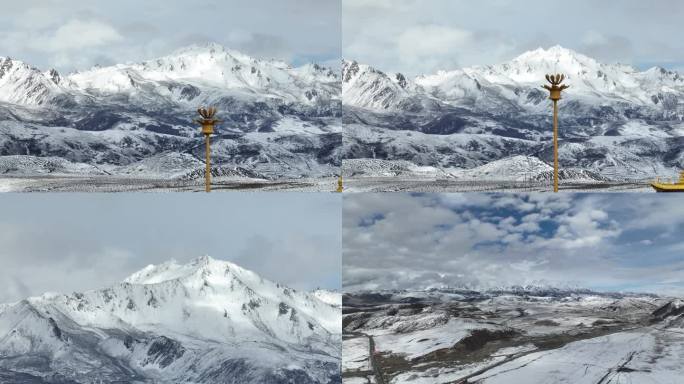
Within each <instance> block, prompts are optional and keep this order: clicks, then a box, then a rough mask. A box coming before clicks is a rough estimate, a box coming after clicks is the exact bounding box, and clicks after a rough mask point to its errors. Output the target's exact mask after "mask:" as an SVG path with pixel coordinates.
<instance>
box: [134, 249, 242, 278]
mask: <svg viewBox="0 0 684 384" xmlns="http://www.w3.org/2000/svg"><path fill="white" fill-rule="evenodd" d="M212 271H221V272H225V273H224V274H225V275H227V274H228V272H232V273H234V274H240V275H244V274H249V275H254V273H253V272H250V271H247V270H245V269H243V268H241V267H239V266H238V265H236V264H233V263H231V262H228V261H222V260H216V259H214V258H212V257H210V256H208V255H205V256H201V257H198V258H195V259H193V260H191V261H190V262H188V263H187V264H179V263H178V262H177V261H176V260H170V261H167V262H165V263H162V264H159V265H154V264H150V265H148V266H147V267H145V268H143V269H142V270H140V271H138V272H135V273H134V274H132V275H131V276H129V277H127V278H126V279H125V280H124V283H128V284H140V285H151V284H159V283H164V282H167V281H172V280H183V279H186V278H189V277H192V276H196V275H198V274H208V273H209V274H210V273H211V272H212Z"/></svg>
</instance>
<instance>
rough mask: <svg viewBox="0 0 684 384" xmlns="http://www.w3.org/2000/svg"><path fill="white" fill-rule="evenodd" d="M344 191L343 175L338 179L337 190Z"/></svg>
mask: <svg viewBox="0 0 684 384" xmlns="http://www.w3.org/2000/svg"><path fill="white" fill-rule="evenodd" d="M343 191H344V185H343V184H342V175H340V177H339V178H338V179H337V192H340V193H341V192H343Z"/></svg>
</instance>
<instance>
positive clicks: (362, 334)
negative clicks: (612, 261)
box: [342, 288, 684, 384]
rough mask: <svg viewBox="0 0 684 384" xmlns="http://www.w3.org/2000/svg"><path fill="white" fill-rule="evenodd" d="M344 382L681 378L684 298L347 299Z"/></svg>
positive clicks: (594, 383) (427, 295)
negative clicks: (683, 299) (683, 300)
mask: <svg viewBox="0 0 684 384" xmlns="http://www.w3.org/2000/svg"><path fill="white" fill-rule="evenodd" d="M343 329H344V338H343V363H342V368H343V382H344V383H345V384H356V383H359V384H360V383H380V384H382V383H392V384H398V383H412V384H428V383H430V384H439V383H459V384H465V383H471V384H472V383H479V384H491V383H507V384H508V383H544V384H553V383H573V384H583V383H586V384H599V383H601V384H607V383H672V384H674V383H680V382H681V376H682V374H684V367H683V366H682V365H681V361H682V359H683V358H684V302H682V301H680V300H676V299H672V298H665V297H658V296H652V295H631V294H604V293H595V292H590V291H563V290H557V289H539V288H532V289H526V288H513V289H509V290H502V291H496V292H493V291H490V292H473V291H465V290H449V291H430V292H405V291H402V292H385V291H383V292H365V293H357V294H348V295H345V297H344V300H343Z"/></svg>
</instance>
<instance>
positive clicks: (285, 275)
mask: <svg viewBox="0 0 684 384" xmlns="http://www.w3.org/2000/svg"><path fill="white" fill-rule="evenodd" d="M340 205H341V198H340V196H339V195H335V194H299V193H267V194H263V193H244V194H242V193H231V194H229V195H228V194H210V195H205V194H187V193H181V194H174V193H169V194H97V193H93V194H3V196H0V212H1V213H2V214H0V265H1V266H2V267H1V268H0V303H3V302H10V301H15V300H18V299H21V298H23V297H27V296H32V295H38V294H42V293H44V292H47V291H51V292H65V293H70V292H73V291H83V290H89V289H97V288H102V287H106V286H108V285H111V284H115V283H117V282H120V281H122V280H123V279H124V278H126V277H127V276H128V275H130V274H132V273H133V272H135V271H138V270H140V269H141V268H143V267H145V266H147V265H149V264H158V263H161V262H164V261H167V260H170V259H175V260H177V261H178V262H181V263H183V262H187V261H189V260H191V259H194V258H196V257H200V256H204V255H210V256H212V257H213V258H215V259H221V260H228V261H232V262H235V263H237V264H239V265H241V266H243V267H245V268H247V269H250V270H253V271H255V272H257V273H259V274H260V275H262V276H264V277H265V278H268V279H271V280H273V281H277V282H281V283H285V284H288V285H290V286H292V287H295V288H298V289H313V288H316V287H324V288H330V289H339V288H340V264H341V256H340V253H341V234H340V220H341V212H340V211H341V207H340Z"/></svg>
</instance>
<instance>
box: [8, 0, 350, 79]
mask: <svg viewBox="0 0 684 384" xmlns="http://www.w3.org/2000/svg"><path fill="white" fill-rule="evenodd" d="M0 9H2V12H1V13H0V56H10V57H12V58H15V59H19V60H22V61H25V62H28V63H29V64H31V65H34V66H37V67H39V68H41V69H43V70H47V69H49V68H56V69H58V70H60V71H62V72H69V71H73V70H77V69H88V68H90V67H92V66H93V65H95V64H99V65H103V66H104V65H111V64H117V63H124V62H128V61H141V60H144V59H152V58H155V57H159V56H163V55H167V54H170V53H171V52H172V51H174V50H175V49H177V48H180V47H184V46H187V45H190V44H202V43H207V42H217V43H220V44H223V45H225V46H226V47H228V48H232V49H236V50H240V51H243V52H245V53H247V54H250V55H252V56H255V57H258V58H268V59H270V58H276V59H281V60H285V61H288V62H291V63H294V64H296V65H298V64H305V63H308V62H311V61H315V62H319V63H322V64H334V65H335V66H339V58H340V50H341V48H340V44H341V39H342V37H341V27H340V24H341V18H340V14H341V2H340V1H339V0H250V1H242V0H184V1H180V0H168V1H167V0H146V1H137V0H117V1H105V0H69V1H60V0H24V1H11V0H0Z"/></svg>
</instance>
